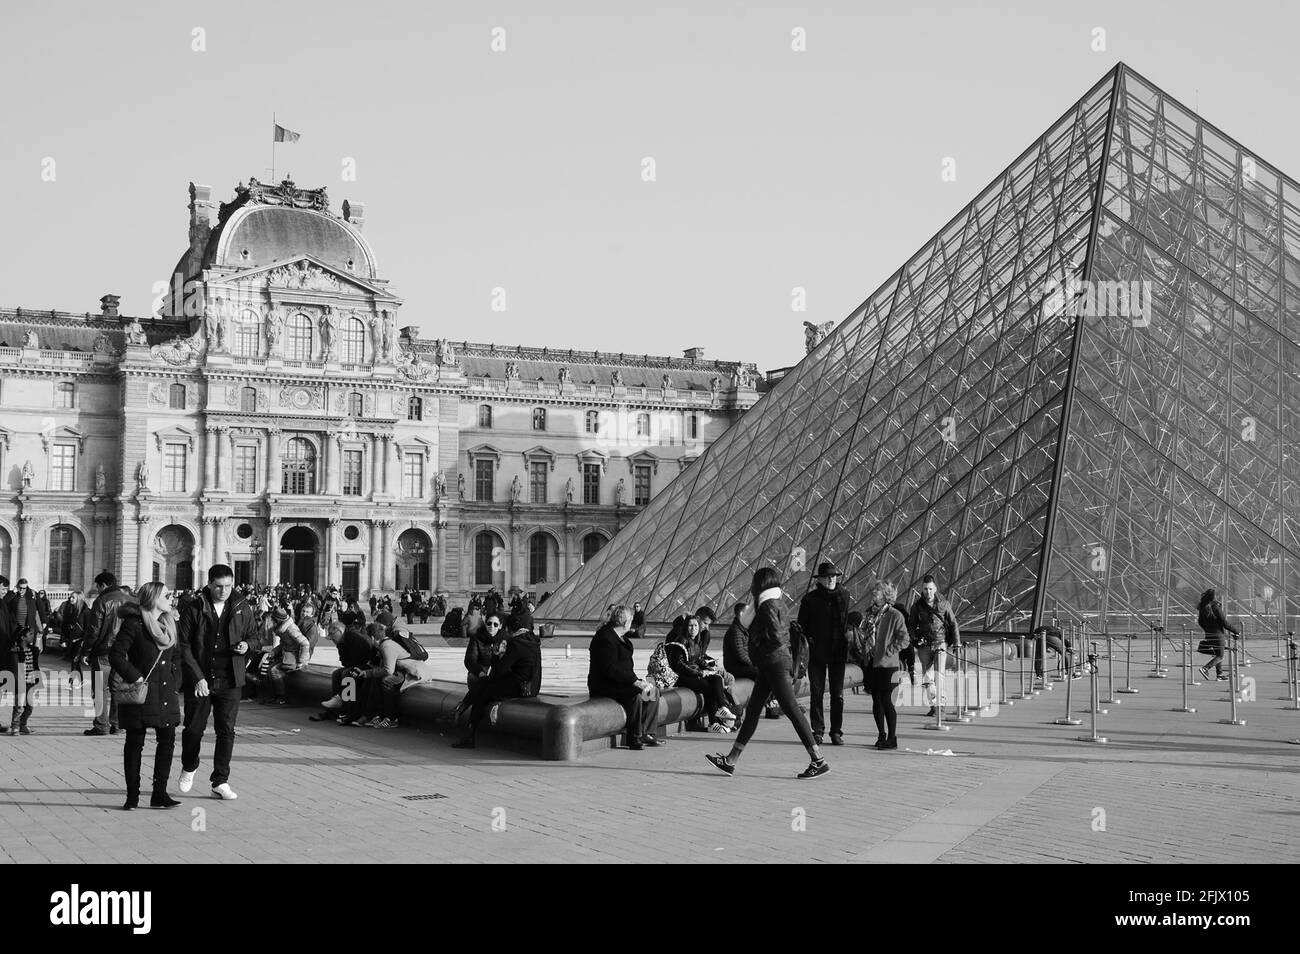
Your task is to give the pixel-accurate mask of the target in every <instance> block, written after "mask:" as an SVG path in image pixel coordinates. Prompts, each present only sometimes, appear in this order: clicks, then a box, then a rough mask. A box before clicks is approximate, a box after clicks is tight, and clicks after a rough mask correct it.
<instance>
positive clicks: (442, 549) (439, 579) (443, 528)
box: [433, 515, 447, 593]
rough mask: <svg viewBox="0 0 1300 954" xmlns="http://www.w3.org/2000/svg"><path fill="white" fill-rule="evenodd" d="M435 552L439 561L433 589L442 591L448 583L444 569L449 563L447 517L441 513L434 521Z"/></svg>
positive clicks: (434, 573)
mask: <svg viewBox="0 0 1300 954" xmlns="http://www.w3.org/2000/svg"><path fill="white" fill-rule="evenodd" d="M433 552H434V559H435V560H437V561H438V563H437V565H436V566H435V567H434V569H433V591H434V592H435V593H441V592H442V591H443V589H445V588H446V585H447V580H446V576H445V575H444V569H443V567H444V566H445V565H446V563H447V518H446V517H443V516H441V515H439V516H438V518H437V519H435V520H434V521H433Z"/></svg>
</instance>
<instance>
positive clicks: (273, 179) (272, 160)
mask: <svg viewBox="0 0 1300 954" xmlns="http://www.w3.org/2000/svg"><path fill="white" fill-rule="evenodd" d="M275 125H276V123H275V110H272V111H271V185H275Z"/></svg>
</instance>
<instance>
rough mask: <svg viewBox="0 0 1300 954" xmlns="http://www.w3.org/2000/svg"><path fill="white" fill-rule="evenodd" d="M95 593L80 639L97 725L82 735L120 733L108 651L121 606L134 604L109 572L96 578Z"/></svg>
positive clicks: (118, 623)
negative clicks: (89, 675)
mask: <svg viewBox="0 0 1300 954" xmlns="http://www.w3.org/2000/svg"><path fill="white" fill-rule="evenodd" d="M95 590H96V592H97V593H98V595H97V596H96V597H95V602H94V603H93V604H91V607H90V625H89V626H88V627H87V628H86V631H85V632H84V633H83V634H82V637H81V646H82V649H81V657H82V663H83V664H84V665H85V666H86V667H87V668H89V669H90V672H91V677H90V678H91V685H92V686H93V687H94V692H95V699H96V702H95V723H94V725H92V726H91V727H90V728H89V729H86V730H85V732H83V733H82V735H108V734H110V733H114V732H116V731H117V700H116V699H114V698H113V694H112V693H111V692H109V691H108V677H109V673H111V672H112V667H111V666H110V665H109V662H108V651H109V650H110V649H112V648H113V640H114V638H116V636H117V630H118V627H119V626H120V625H121V623H120V621H119V619H118V615H117V610H118V607H120V606H122V605H123V604H125V603H131V602H135V600H134V599H133V598H132V596H131V594H130V593H128V592H127V591H126V589H125V588H124V587H122V586H121V585H120V584H119V583H118V582H117V577H116V576H114V575H113V574H112V573H110V572H108V570H105V571H104V572H102V573H100V574H99V575H97V576H96V577H95Z"/></svg>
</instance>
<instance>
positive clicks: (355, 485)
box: [343, 450, 361, 497]
mask: <svg viewBox="0 0 1300 954" xmlns="http://www.w3.org/2000/svg"><path fill="white" fill-rule="evenodd" d="M343 496H345V497H360V496H361V451H359V450H348V451H344V452H343Z"/></svg>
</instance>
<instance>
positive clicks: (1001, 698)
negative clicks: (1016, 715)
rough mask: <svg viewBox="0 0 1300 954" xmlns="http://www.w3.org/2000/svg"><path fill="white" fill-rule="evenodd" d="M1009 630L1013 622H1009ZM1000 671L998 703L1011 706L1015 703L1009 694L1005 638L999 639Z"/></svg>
mask: <svg viewBox="0 0 1300 954" xmlns="http://www.w3.org/2000/svg"><path fill="white" fill-rule="evenodd" d="M1007 630H1008V632H1009V631H1010V630H1011V624H1010V623H1008V624H1007ZM998 672H999V673H1000V674H1001V675H1000V677H999V679H998V705H1000V706H1010V705H1015V703H1014V702H1012V701H1011V697H1010V696H1008V695H1007V641H1006V639H1005V638H1003V639H1001V640H999V641H998Z"/></svg>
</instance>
